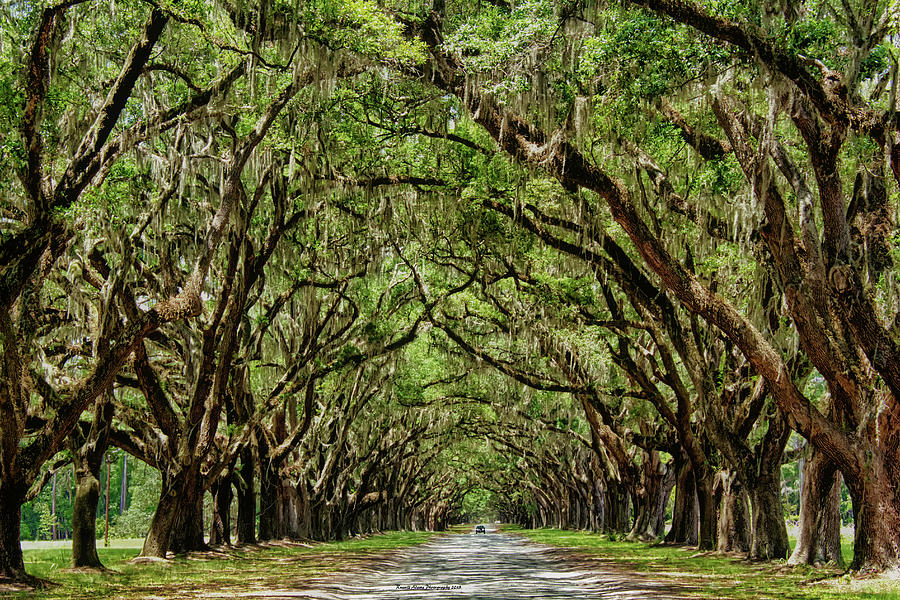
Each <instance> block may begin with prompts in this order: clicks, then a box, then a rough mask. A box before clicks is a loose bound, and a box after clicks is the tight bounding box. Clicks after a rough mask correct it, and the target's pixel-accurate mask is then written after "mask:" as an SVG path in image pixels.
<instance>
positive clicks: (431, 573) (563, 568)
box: [230, 527, 689, 600]
mask: <svg viewBox="0 0 900 600" xmlns="http://www.w3.org/2000/svg"><path fill="white" fill-rule="evenodd" d="M678 592H679V590H673V589H672V588H671V587H667V586H664V585H663V584H657V583H654V582H652V581H647V580H646V579H638V578H634V577H631V576H629V575H628V574H626V573H611V572H608V573H603V572H597V571H593V570H590V566H585V564H584V563H580V562H578V561H577V560H574V559H569V558H567V557H566V553H565V551H561V550H558V549H553V548H549V547H546V546H542V545H539V544H535V543H533V542H530V541H528V540H525V539H524V538H521V537H519V536H515V535H510V534H504V533H498V532H497V531H495V530H493V529H491V528H490V527H489V528H488V532H487V533H486V534H478V535H475V534H468V535H464V534H463V535H446V536H441V537H439V538H436V539H435V540H433V541H431V542H428V543H426V544H422V545H420V546H415V547H413V548H409V549H407V550H404V551H401V552H398V553H395V554H393V555H391V557H390V559H389V560H384V561H378V562H376V563H373V564H372V565H369V566H367V567H366V568H365V569H354V570H351V571H349V572H347V573H344V574H342V575H339V576H336V577H334V578H323V579H322V580H319V581H317V582H316V584H315V585H314V586H312V587H311V588H307V589H303V590H289V589H284V590H267V591H261V590H260V591H255V592H249V593H247V594H246V595H241V597H253V598H269V599H275V598H307V599H310V598H314V599H317V600H318V599H321V600H388V599H390V600H393V599H404V600H406V599H410V600H412V599H419V598H453V599H471V600H475V599H477V600H507V599H510V600H512V599H521V598H541V599H547V600H552V599H559V598H601V599H604V598H608V599H613V598H615V599H616V600H630V599H657V598H658V599H663V598H665V599H671V598H677V597H689V595H688V594H687V593H685V594H684V595H682V594H680V593H678ZM230 595H232V596H233V594H230Z"/></svg>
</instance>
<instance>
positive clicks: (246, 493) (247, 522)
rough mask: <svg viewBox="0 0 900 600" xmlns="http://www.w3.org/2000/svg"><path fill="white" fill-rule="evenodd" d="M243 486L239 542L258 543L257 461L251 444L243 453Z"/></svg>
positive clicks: (239, 492)
mask: <svg viewBox="0 0 900 600" xmlns="http://www.w3.org/2000/svg"><path fill="white" fill-rule="evenodd" d="M240 475H241V485H239V486H238V488H237V509H238V510H237V542H238V544H255V543H256V489H255V486H256V460H255V458H254V456H253V448H252V446H250V445H249V444H248V445H247V447H246V448H244V449H243V450H242V451H241V468H240Z"/></svg>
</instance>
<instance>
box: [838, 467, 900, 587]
mask: <svg viewBox="0 0 900 600" xmlns="http://www.w3.org/2000/svg"><path fill="white" fill-rule="evenodd" d="M868 466H869V468H868V469H867V470H866V471H865V472H864V473H861V474H859V475H857V476H856V477H854V478H853V479H850V478H849V477H848V478H847V488H848V489H849V490H850V497H851V499H852V500H853V513H854V515H855V518H856V519H855V520H856V536H855V539H854V544H853V562H852V564H851V565H850V568H851V569H852V570H854V571H861V572H872V573H878V572H882V571H886V570H889V569H893V568H896V567H897V566H898V565H900V535H898V534H897V532H898V531H900V498H898V493H900V487H898V485H897V482H896V481H894V480H893V479H892V477H891V475H892V474H894V473H895V472H896V470H897V468H896V465H891V467H890V468H889V467H888V466H887V465H886V464H885V463H884V462H883V456H881V455H880V454H878V455H873V458H872V460H871V462H870V464H869V465H868ZM898 479H900V477H898Z"/></svg>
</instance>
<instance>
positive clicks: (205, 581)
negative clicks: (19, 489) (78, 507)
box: [0, 532, 435, 600]
mask: <svg viewBox="0 0 900 600" xmlns="http://www.w3.org/2000/svg"><path fill="white" fill-rule="evenodd" d="M434 535H435V534H434V533H429V532H390V533H385V534H382V535H373V536H369V537H366V538H361V539H351V540H347V541H341V542H328V543H313V544H310V545H309V546H304V545H298V544H279V545H273V546H270V547H257V546H251V547H245V548H236V549H233V550H231V551H229V552H228V553H220V554H219V553H217V554H202V555H196V556H192V557H179V558H176V559H175V560H172V561H167V562H165V563H153V564H132V563H131V562H129V561H130V560H131V559H132V558H134V557H135V556H136V555H137V554H138V553H139V549H135V548H115V547H113V548H102V547H101V548H98V553H99V555H100V560H101V561H102V562H103V564H104V565H106V566H107V567H108V568H110V569H112V571H110V572H102V573H101V572H74V571H71V570H69V569H68V567H69V563H70V561H71V551H70V550H69V549H67V548H51V549H38V550H26V551H25V552H24V555H25V566H26V568H27V569H28V572H29V573H30V574H32V575H35V576H37V577H40V578H43V579H48V580H50V581H52V582H53V583H55V584H57V585H55V586H53V587H50V588H49V589H46V590H42V591H36V592H3V591H2V590H0V597H4V598H14V599H16V600H26V599H27V600H54V599H57V598H67V599H69V598H71V599H84V600H87V599H90V600H102V599H119V598H122V599H125V598H128V599H132V598H141V597H148V596H154V597H156V598H167V599H168V598H172V599H174V598H198V597H204V596H205V595H207V593H210V592H215V593H217V594H225V596H222V597H228V596H229V595H230V594H229V591H235V592H237V591H244V592H247V591H253V590H267V589H268V590H271V589H302V588H304V587H307V586H308V585H309V580H310V579H311V578H315V577H317V576H320V575H325V574H328V573H334V572H336V571H340V570H344V569H346V567H347V565H348V564H350V563H351V562H357V563H362V562H364V561H366V560H367V559H371V558H372V557H373V556H377V555H380V554H382V553H384V552H387V551H389V550H393V549H396V548H400V547H404V546H412V545H415V544H420V543H423V542H426V541H428V540H429V539H431V538H432V536H434Z"/></svg>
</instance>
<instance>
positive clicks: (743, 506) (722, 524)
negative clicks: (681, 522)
mask: <svg viewBox="0 0 900 600" xmlns="http://www.w3.org/2000/svg"><path fill="white" fill-rule="evenodd" d="M716 489H717V491H718V494H717V496H718V498H719V526H718V536H717V537H718V540H717V542H718V543H717V545H716V549H717V550H718V551H719V552H747V551H749V550H750V506H749V504H748V502H747V491H746V490H745V489H744V486H743V485H741V483H740V481H739V480H738V478H737V476H736V475H735V474H734V473H733V472H732V471H728V470H726V471H722V472H720V473H719V476H718V481H717V488H716Z"/></svg>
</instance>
